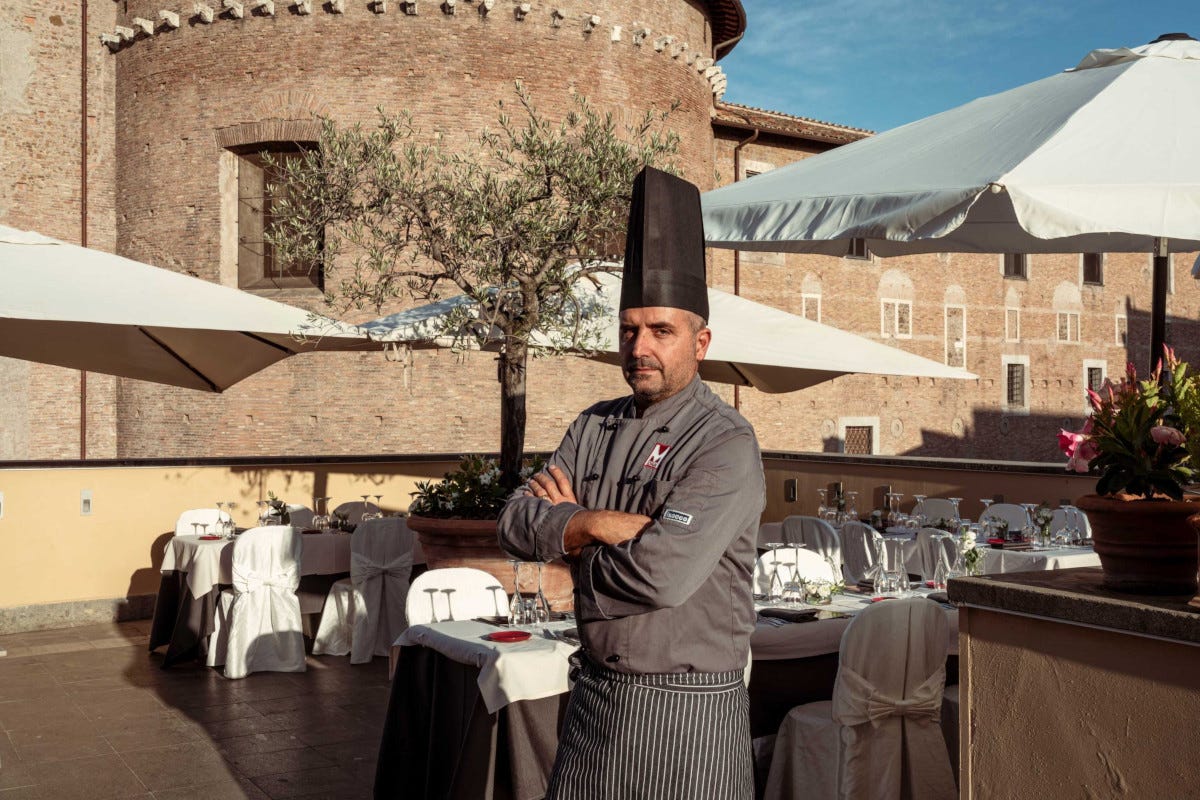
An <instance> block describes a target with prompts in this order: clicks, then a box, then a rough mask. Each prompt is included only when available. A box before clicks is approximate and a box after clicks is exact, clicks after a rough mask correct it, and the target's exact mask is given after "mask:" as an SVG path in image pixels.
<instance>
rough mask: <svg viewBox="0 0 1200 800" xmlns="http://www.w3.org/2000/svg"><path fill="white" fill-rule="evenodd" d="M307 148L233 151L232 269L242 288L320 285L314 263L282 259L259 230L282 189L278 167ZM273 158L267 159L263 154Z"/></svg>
mask: <svg viewBox="0 0 1200 800" xmlns="http://www.w3.org/2000/svg"><path fill="white" fill-rule="evenodd" d="M306 149H309V148H307V147H305V146H303V145H299V144H289V143H270V144H258V145H251V146H249V147H246V148H242V149H241V151H240V152H238V153H237V187H238V202H237V240H238V248H237V268H238V286H239V287H240V288H242V289H271V288H285V287H287V288H317V289H320V288H322V285H323V281H322V275H321V267H320V265H319V264H307V263H305V264H299V263H292V264H286V263H282V262H281V261H280V259H278V258H277V257H276V254H275V248H274V247H273V246H272V245H271V244H270V243H269V242H268V241H267V240H266V236H265V233H266V231H268V230H270V227H271V225H272V224H273V222H274V221H275V218H274V214H273V209H274V206H275V204H276V203H277V202H278V200H279V198H280V197H281V193H283V192H286V191H287V188H286V186H281V184H282V183H283V180H284V173H283V169H284V165H285V164H286V163H287V162H289V161H292V160H295V159H299V158H301V157H302V155H303V153H304V151H305V150H306ZM268 154H269V155H270V157H271V159H272V160H273V161H274V162H275V163H274V165H271V164H268V163H267V158H266V156H267V155H268Z"/></svg>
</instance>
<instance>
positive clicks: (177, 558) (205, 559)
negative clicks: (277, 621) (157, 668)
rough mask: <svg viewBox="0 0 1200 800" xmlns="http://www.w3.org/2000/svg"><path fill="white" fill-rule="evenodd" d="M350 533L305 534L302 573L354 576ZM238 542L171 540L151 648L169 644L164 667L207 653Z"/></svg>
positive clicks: (194, 538)
mask: <svg viewBox="0 0 1200 800" xmlns="http://www.w3.org/2000/svg"><path fill="white" fill-rule="evenodd" d="M350 538H351V537H350V535H349V534H347V533H343V532H340V531H331V530H325V531H319V532H312V533H305V534H304V535H303V536H302V538H301V550H300V575H301V576H314V575H323V576H334V575H342V574H346V575H348V574H349V573H350ZM235 543H236V535H235V538H232V539H230V538H223V537H215V536H197V535H194V534H176V535H175V536H173V537H172V538H171V539H170V540H169V541H168V542H167V547H166V550H165V552H164V553H163V562H162V566H161V568H160V571H161V573H162V577H161V578H160V580H159V588H158V597H157V599H156V601H155V604H154V617H153V620H152V621H151V625H150V642H149V648H150V650H151V651H153V650H155V649H157V648H159V647H161V646H163V645H166V646H167V650H166V653H165V654H164V656H163V661H162V666H163V667H164V668H165V667H170V666H172V665H173V664H177V663H179V662H180V661H184V660H187V659H192V658H196V657H197V656H200V655H203V653H202V652H201V650H202V647H203V643H204V642H205V640H206V639H207V637H208V635H209V634H211V633H212V631H213V624H214V619H215V616H216V607H217V601H218V598H219V596H220V594H221V590H222V589H223V588H225V587H226V586H229V585H230V584H231V583H232V580H233V577H232V573H233V548H234V545H235Z"/></svg>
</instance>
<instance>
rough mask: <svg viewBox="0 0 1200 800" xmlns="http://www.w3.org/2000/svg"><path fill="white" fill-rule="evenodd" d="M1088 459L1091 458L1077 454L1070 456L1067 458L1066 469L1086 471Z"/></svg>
mask: <svg viewBox="0 0 1200 800" xmlns="http://www.w3.org/2000/svg"><path fill="white" fill-rule="evenodd" d="M1090 460H1091V459H1087V458H1079V457H1078V456H1072V457H1071V458H1069V459H1067V469H1068V470H1073V471H1075V472H1087V471H1088V462H1089V461H1090Z"/></svg>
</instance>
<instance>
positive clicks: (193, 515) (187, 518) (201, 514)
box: [175, 508, 230, 536]
mask: <svg viewBox="0 0 1200 800" xmlns="http://www.w3.org/2000/svg"><path fill="white" fill-rule="evenodd" d="M229 520H230V516H229V514H227V513H226V512H224V511H218V510H217V509H215V508H193V509H190V510H188V511H185V512H183V513H182V514H180V515H179V519H177V520H175V535H176V536H179V535H180V534H190V533H195V532H196V529H195V528H194V527H192V523H193V522H196V523H200V524H201V525H207V526H208V532H209V533H216V532H217V530H216V527H215V526H216V524H217V522H219V521H223V522H228V521H229Z"/></svg>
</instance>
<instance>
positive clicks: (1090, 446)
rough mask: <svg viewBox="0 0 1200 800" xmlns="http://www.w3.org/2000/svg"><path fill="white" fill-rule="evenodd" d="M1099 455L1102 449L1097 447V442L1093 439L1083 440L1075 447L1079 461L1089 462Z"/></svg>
mask: <svg viewBox="0 0 1200 800" xmlns="http://www.w3.org/2000/svg"><path fill="white" fill-rule="evenodd" d="M1098 455H1100V448H1099V446H1097V444H1096V440H1095V439H1092V438H1091V437H1088V438H1086V439H1084V440H1082V441H1081V442H1079V444H1078V445H1076V446H1075V459H1076V460H1077V461H1084V462H1088V461H1091V460H1092V459H1093V458H1095V457H1096V456H1098ZM1085 469H1086V468H1085Z"/></svg>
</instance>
